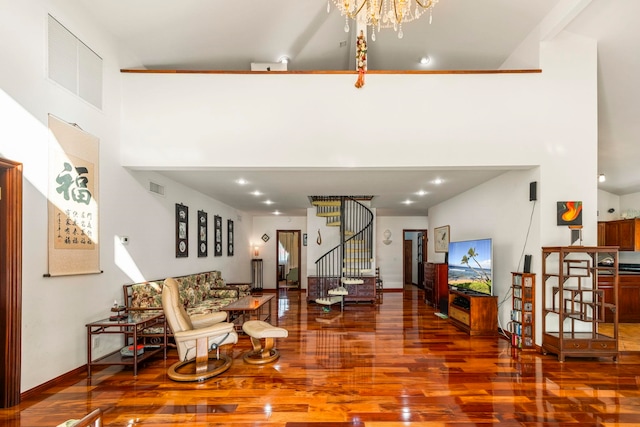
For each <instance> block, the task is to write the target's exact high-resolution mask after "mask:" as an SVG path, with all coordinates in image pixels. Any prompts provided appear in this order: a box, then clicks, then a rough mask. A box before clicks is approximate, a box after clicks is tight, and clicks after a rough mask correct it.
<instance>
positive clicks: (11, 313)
mask: <svg viewBox="0 0 640 427" xmlns="http://www.w3.org/2000/svg"><path fill="white" fill-rule="evenodd" d="M0 187H1V188H2V193H1V197H2V198H1V199H0V316H1V317H0V324H3V325H4V327H2V328H0V335H1V337H0V343H1V344H0V346H2V347H3V348H0V351H2V352H3V354H4V358H3V359H1V360H2V363H0V378H1V379H2V380H1V384H0V387H2V393H1V400H0V407H2V408H10V407H12V406H15V405H17V404H19V403H20V379H21V367H22V365H21V356H22V353H21V348H22V164H21V163H16V162H12V161H10V160H6V159H2V158H0Z"/></svg>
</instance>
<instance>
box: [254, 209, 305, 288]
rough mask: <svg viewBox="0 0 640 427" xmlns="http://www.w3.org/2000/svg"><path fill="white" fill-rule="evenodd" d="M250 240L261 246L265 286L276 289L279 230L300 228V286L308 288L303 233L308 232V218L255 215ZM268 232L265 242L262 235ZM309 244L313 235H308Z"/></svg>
mask: <svg viewBox="0 0 640 427" xmlns="http://www.w3.org/2000/svg"><path fill="white" fill-rule="evenodd" d="M252 229H253V231H252V233H251V237H250V239H249V240H250V242H251V244H252V245H258V246H259V247H260V258H262V269H263V277H262V280H263V288H264V289H276V284H277V283H276V277H277V274H278V248H277V246H276V244H277V243H276V242H277V233H276V231H277V230H300V233H301V234H300V245H301V246H300V273H301V274H300V287H301V288H302V289H306V288H307V276H306V275H305V274H304V272H305V271H307V265H308V263H307V247H308V246H304V245H303V241H302V235H303V234H304V233H306V232H307V218H306V217H303V216H274V215H271V216H254V217H253V224H252ZM264 234H266V235H267V236H269V240H268V241H267V242H266V243H265V242H264V241H263V240H262V236H263V235H264ZM307 239H308V241H309V242H308V244H311V242H314V244H315V239H314V238H312V236H308V237H307Z"/></svg>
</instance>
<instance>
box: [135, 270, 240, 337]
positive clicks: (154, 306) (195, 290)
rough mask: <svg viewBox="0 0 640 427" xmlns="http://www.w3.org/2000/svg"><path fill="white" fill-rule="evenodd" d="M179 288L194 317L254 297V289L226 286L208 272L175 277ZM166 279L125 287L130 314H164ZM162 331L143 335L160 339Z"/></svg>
mask: <svg viewBox="0 0 640 427" xmlns="http://www.w3.org/2000/svg"><path fill="white" fill-rule="evenodd" d="M174 279H175V280H176V281H177V282H178V284H179V286H180V300H181V302H182V303H183V305H184V308H185V310H186V311H187V313H188V314H189V315H191V316H194V315H199V314H207V313H212V312H215V311H219V310H220V309H221V308H222V307H224V306H227V305H229V304H231V303H232V302H234V301H236V300H238V299H239V298H242V297H244V296H247V295H250V294H251V285H249V284H240V283H233V284H227V283H225V281H224V279H222V274H221V272H220V271H215V270H214V271H207V272H203V273H195V274H189V275H186V276H178V277H174ZM163 285H164V279H160V280H152V281H148V282H140V283H129V284H126V285H123V291H124V305H125V307H126V308H127V310H162V286H163ZM162 333H163V331H162V328H151V329H149V330H145V331H143V335H148V336H154V335H155V336H156V337H158V336H160V335H162Z"/></svg>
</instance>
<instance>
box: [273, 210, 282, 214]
mask: <svg viewBox="0 0 640 427" xmlns="http://www.w3.org/2000/svg"><path fill="white" fill-rule="evenodd" d="M273 214H274V215H282V214H281V213H280V211H275V212H274V213H273Z"/></svg>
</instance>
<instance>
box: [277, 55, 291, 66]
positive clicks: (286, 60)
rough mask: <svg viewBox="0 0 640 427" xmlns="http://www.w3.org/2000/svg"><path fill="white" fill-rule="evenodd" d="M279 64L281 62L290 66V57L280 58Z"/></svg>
mask: <svg viewBox="0 0 640 427" xmlns="http://www.w3.org/2000/svg"><path fill="white" fill-rule="evenodd" d="M279 62H280V63H281V64H288V63H289V57H287V56H283V57H281V58H280V61H279Z"/></svg>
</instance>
